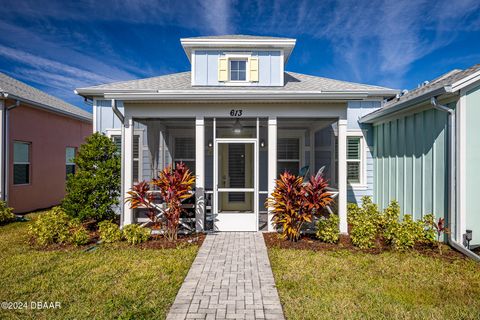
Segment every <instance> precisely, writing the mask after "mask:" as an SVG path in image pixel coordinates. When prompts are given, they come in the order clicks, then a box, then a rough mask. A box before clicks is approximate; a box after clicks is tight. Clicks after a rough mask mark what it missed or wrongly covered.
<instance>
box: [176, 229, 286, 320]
mask: <svg viewBox="0 0 480 320" xmlns="http://www.w3.org/2000/svg"><path fill="white" fill-rule="evenodd" d="M167 319H284V316H283V311H282V307H281V305H280V299H279V298H278V292H277V289H276V287H275V281H274V279H273V274H272V269H271V268H270V261H269V260H268V255H267V248H266V246H265V242H264V240H263V236H262V234H261V233H260V232H224V233H217V234H209V235H207V237H206V239H205V241H204V243H203V245H202V247H201V248H200V250H199V252H198V255H197V257H196V258H195V261H194V262H193V265H192V267H191V268H190V271H189V272H188V275H187V277H186V278H185V281H184V282H183V285H182V287H181V288H180V291H179V292H178V294H177V297H176V299H175V302H174V304H173V306H172V307H171V309H170V313H169V314H168V316H167Z"/></svg>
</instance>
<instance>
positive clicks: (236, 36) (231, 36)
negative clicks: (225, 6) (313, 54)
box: [183, 34, 295, 40]
mask: <svg viewBox="0 0 480 320" xmlns="http://www.w3.org/2000/svg"><path fill="white" fill-rule="evenodd" d="M183 39H184V40H199V39H212V40H222V39H238V40H295V39H293V38H285V37H269V36H253V35H247V34H225V35H217V36H204V37H190V38H183Z"/></svg>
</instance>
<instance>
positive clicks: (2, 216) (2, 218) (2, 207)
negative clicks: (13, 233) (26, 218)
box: [0, 200, 15, 224]
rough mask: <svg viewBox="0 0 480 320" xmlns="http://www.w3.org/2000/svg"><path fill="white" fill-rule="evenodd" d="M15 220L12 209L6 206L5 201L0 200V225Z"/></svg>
mask: <svg viewBox="0 0 480 320" xmlns="http://www.w3.org/2000/svg"><path fill="white" fill-rule="evenodd" d="M13 220H15V215H14V214H13V209H12V208H10V207H9V206H7V203H6V202H5V201H1V200H0V224H3V223H7V222H10V221H13Z"/></svg>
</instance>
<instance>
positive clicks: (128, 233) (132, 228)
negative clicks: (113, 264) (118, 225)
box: [122, 224, 152, 244]
mask: <svg viewBox="0 0 480 320" xmlns="http://www.w3.org/2000/svg"><path fill="white" fill-rule="evenodd" d="M151 232H152V231H151V230H150V229H148V228H143V227H141V226H139V225H138V224H129V225H126V226H125V227H124V228H123V230H122V233H123V237H124V238H125V240H127V242H128V243H130V244H139V243H142V242H145V241H147V240H148V238H150V233H151Z"/></svg>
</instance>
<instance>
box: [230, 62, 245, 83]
mask: <svg viewBox="0 0 480 320" xmlns="http://www.w3.org/2000/svg"><path fill="white" fill-rule="evenodd" d="M230 81H247V60H233V59H232V60H230Z"/></svg>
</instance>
